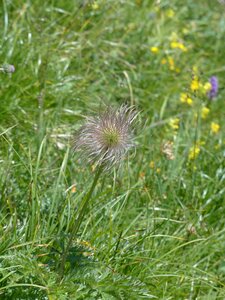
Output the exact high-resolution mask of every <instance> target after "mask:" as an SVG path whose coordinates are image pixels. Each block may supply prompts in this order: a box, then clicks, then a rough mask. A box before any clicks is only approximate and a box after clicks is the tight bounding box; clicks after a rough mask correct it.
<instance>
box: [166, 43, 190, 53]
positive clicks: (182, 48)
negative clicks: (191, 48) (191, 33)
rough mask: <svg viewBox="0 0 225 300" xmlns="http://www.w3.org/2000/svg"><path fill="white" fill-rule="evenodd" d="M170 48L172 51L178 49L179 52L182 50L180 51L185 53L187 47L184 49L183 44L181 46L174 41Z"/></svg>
mask: <svg viewBox="0 0 225 300" xmlns="http://www.w3.org/2000/svg"><path fill="white" fill-rule="evenodd" d="M170 47H171V48H172V49H180V50H182V51H184V52H186V51H187V47H185V46H184V44H182V43H180V42H176V41H173V42H171V43H170Z"/></svg>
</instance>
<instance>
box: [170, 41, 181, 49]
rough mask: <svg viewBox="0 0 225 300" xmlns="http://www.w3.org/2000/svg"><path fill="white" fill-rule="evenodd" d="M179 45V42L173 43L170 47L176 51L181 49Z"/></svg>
mask: <svg viewBox="0 0 225 300" xmlns="http://www.w3.org/2000/svg"><path fill="white" fill-rule="evenodd" d="M178 45H179V43H177V42H171V43H170V47H171V48H172V49H176V48H179V46H178Z"/></svg>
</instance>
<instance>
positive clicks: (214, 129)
mask: <svg viewBox="0 0 225 300" xmlns="http://www.w3.org/2000/svg"><path fill="white" fill-rule="evenodd" d="M219 130H220V125H219V124H218V123H215V122H212V123H211V132H212V133H215V134H217V133H218V132H219Z"/></svg>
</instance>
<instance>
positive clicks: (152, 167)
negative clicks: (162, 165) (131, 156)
mask: <svg viewBox="0 0 225 300" xmlns="http://www.w3.org/2000/svg"><path fill="white" fill-rule="evenodd" d="M149 167H150V169H154V167H155V162H154V161H153V160H151V161H150V163H149Z"/></svg>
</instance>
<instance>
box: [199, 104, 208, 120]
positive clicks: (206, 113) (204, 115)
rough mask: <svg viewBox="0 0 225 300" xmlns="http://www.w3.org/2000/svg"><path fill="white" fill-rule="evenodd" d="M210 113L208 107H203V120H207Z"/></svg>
mask: <svg viewBox="0 0 225 300" xmlns="http://www.w3.org/2000/svg"><path fill="white" fill-rule="evenodd" d="M209 112H210V109H209V108H208V107H206V106H204V107H202V111H201V116H202V119H206V118H207V116H208V114H209Z"/></svg>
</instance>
